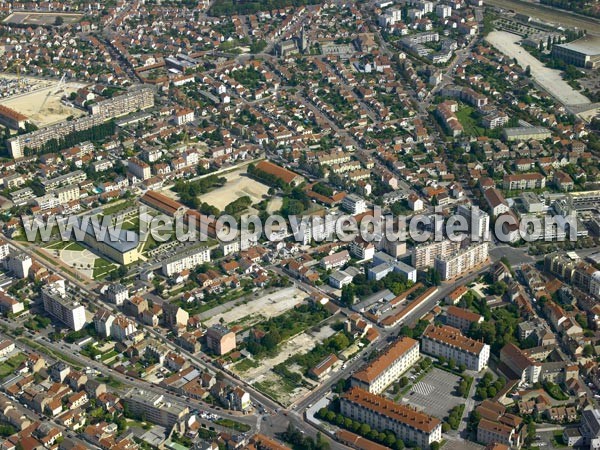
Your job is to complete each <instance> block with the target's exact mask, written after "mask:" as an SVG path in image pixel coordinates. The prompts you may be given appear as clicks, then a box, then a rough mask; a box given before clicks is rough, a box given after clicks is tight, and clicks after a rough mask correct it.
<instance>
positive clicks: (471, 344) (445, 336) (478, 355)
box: [421, 324, 490, 372]
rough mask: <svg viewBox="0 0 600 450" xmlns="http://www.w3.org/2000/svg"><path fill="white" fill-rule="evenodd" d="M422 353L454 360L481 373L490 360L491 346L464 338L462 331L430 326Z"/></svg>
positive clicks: (422, 345) (425, 333) (424, 334)
mask: <svg viewBox="0 0 600 450" xmlns="http://www.w3.org/2000/svg"><path fill="white" fill-rule="evenodd" d="M421 351H422V352H423V353H427V354H429V355H433V356H436V357H440V356H443V357H444V358H446V359H448V360H449V359H453V360H454V361H455V362H456V364H461V363H462V364H464V365H465V366H467V368H468V369H469V370H476V371H477V372H479V371H480V370H481V369H483V368H485V367H486V366H487V363H488V360H489V359H490V346H489V345H487V344H484V343H483V342H480V341H476V340H474V339H470V338H468V337H466V336H464V335H463V334H462V333H461V332H460V330H458V329H456V328H453V327H449V326H439V327H438V326H435V325H433V324H432V325H429V326H428V327H427V328H426V329H425V332H424V333H423V338H422V339H421Z"/></svg>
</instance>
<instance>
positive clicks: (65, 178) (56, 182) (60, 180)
mask: <svg viewBox="0 0 600 450" xmlns="http://www.w3.org/2000/svg"><path fill="white" fill-rule="evenodd" d="M85 180H87V175H86V173H85V172H84V171H83V170H75V171H74V172H70V173H66V174H64V175H59V176H57V177H54V178H50V179H48V180H42V184H43V185H44V189H45V190H46V192H50V191H51V190H53V189H58V188H59V187H61V186H67V185H70V184H76V183H81V182H83V181H85Z"/></svg>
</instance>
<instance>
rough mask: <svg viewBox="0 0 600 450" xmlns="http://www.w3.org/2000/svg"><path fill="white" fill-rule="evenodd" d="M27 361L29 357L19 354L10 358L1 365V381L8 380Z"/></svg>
mask: <svg viewBox="0 0 600 450" xmlns="http://www.w3.org/2000/svg"><path fill="white" fill-rule="evenodd" d="M26 360H27V355H25V354H24V353H19V354H18V355H15V356H12V357H10V358H8V359H7V360H6V361H4V362H3V363H1V364H0V379H4V378H6V377H7V376H8V375H10V374H11V373H13V372H14V370H15V369H16V368H17V367H19V366H20V365H21V364H22V363H23V362H24V361H26Z"/></svg>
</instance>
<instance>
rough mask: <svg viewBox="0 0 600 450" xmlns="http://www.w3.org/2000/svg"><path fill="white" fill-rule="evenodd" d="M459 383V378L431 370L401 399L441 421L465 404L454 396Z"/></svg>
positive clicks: (441, 371) (437, 370)
mask: <svg viewBox="0 0 600 450" xmlns="http://www.w3.org/2000/svg"><path fill="white" fill-rule="evenodd" d="M459 382H460V377H458V376H456V375H453V374H451V373H448V372H444V371H443V370H440V369H436V368H433V369H432V370H431V372H429V373H428V374H427V375H425V377H424V378H423V379H422V380H421V381H419V382H418V383H417V384H415V385H414V386H413V387H412V388H411V390H410V391H408V392H407V393H406V395H405V396H404V397H402V402H403V403H410V404H411V405H413V406H415V407H417V409H420V410H423V411H425V412H427V414H430V415H432V416H435V417H437V418H439V419H443V418H444V417H446V416H447V415H448V412H449V411H450V410H451V409H452V408H454V407H455V406H457V405H460V404H461V403H464V402H465V399H463V398H462V397H457V396H455V391H456V387H457V386H458V384H459Z"/></svg>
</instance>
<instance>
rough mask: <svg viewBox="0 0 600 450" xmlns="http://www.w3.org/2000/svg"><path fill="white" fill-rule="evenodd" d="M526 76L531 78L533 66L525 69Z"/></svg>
mask: <svg viewBox="0 0 600 450" xmlns="http://www.w3.org/2000/svg"><path fill="white" fill-rule="evenodd" d="M525 75H527V76H528V77H530V76H531V66H527V67H526V68H525Z"/></svg>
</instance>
